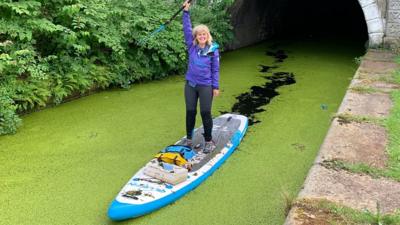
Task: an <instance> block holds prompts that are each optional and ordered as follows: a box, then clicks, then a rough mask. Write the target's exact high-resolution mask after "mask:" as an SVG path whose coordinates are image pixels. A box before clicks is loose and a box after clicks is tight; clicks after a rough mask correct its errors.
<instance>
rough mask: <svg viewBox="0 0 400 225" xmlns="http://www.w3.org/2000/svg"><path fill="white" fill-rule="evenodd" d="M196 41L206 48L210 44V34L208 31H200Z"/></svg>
mask: <svg viewBox="0 0 400 225" xmlns="http://www.w3.org/2000/svg"><path fill="white" fill-rule="evenodd" d="M196 40H197V43H199V45H200V46H204V45H206V44H207V42H208V33H207V32H206V31H199V32H197V34H196Z"/></svg>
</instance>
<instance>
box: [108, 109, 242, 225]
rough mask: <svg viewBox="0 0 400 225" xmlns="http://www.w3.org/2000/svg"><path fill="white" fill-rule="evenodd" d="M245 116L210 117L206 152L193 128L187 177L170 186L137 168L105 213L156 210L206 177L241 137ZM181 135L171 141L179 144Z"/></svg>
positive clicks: (118, 216) (119, 216)
mask: <svg viewBox="0 0 400 225" xmlns="http://www.w3.org/2000/svg"><path fill="white" fill-rule="evenodd" d="M247 127H248V119H247V117H245V116H242V115H237V114H224V115H221V116H219V117H217V118H215V119H213V131H212V136H213V140H214V142H215V145H216V148H215V149H214V150H213V151H212V152H211V153H208V154H205V153H203V152H202V149H203V146H204V138H203V135H202V133H203V132H204V130H203V128H202V127H200V128H198V129H195V131H194V135H193V146H194V147H193V150H194V151H195V152H196V156H195V157H193V158H192V159H191V160H190V163H191V164H192V169H191V170H190V171H189V172H188V174H187V179H186V180H185V181H183V182H181V183H179V184H176V185H172V184H169V183H166V182H162V181H160V180H158V179H155V178H152V177H150V176H146V175H145V174H144V169H145V168H144V167H143V168H141V169H140V170H139V171H138V172H137V173H136V174H135V175H134V176H133V177H132V178H131V179H130V180H129V181H128V183H127V184H126V185H125V186H124V187H123V188H122V190H121V191H120V192H119V193H118V195H117V197H116V198H115V199H114V200H113V202H112V203H111V205H110V207H109V210H108V216H109V218H110V219H111V220H115V221H120V220H126V219H130V218H135V217H139V216H142V215H145V214H147V213H150V212H153V211H155V210H157V209H160V208H162V207H164V206H166V205H168V204H170V203H172V202H174V201H176V200H178V199H179V198H181V197H182V196H184V195H185V194H187V193H188V192H190V191H191V190H193V189H194V188H196V187H197V186H198V185H200V184H201V183H202V182H203V181H204V180H205V179H207V178H208V177H209V176H210V175H211V174H212V173H213V172H214V171H215V170H217V169H218V168H219V167H220V166H221V165H222V163H224V162H225V161H226V159H227V158H228V157H229V156H230V155H231V154H232V153H233V151H234V150H235V149H236V147H237V146H238V145H239V143H240V142H241V140H242V138H243V137H244V135H245V133H246V130H247ZM184 140H185V137H183V138H182V139H181V140H179V141H177V142H176V143H175V144H176V145H180V144H183V143H184Z"/></svg>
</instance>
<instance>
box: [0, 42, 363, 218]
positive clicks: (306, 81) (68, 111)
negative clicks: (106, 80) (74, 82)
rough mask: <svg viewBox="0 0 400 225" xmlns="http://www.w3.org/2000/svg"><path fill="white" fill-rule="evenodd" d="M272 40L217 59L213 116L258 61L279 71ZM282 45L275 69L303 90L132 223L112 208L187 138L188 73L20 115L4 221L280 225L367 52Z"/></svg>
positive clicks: (3, 146)
mask: <svg viewBox="0 0 400 225" xmlns="http://www.w3.org/2000/svg"><path fill="white" fill-rule="evenodd" d="M270 45H271V43H263V44H260V45H255V46H251V47H249V48H244V49H241V50H237V51H233V52H228V53H225V54H223V55H222V58H221V63H222V65H221V96H220V97H218V98H216V99H215V101H214V105H213V115H214V116H216V115H218V112H219V111H227V110H229V109H230V108H231V107H232V105H233V104H234V103H235V102H236V99H235V96H238V95H239V94H241V93H243V92H246V91H248V90H249V89H250V87H251V86H253V85H262V84H264V83H265V79H264V78H263V77H262V75H263V74H261V73H259V72H258V71H259V68H258V65H259V64H263V65H273V61H274V59H272V58H268V57H267V56H265V51H266V49H267V47H268V46H270ZM354 46H356V47H354ZM282 48H283V49H285V50H287V52H288V55H289V58H288V59H287V60H286V61H285V62H284V63H283V64H280V68H278V69H275V71H287V72H293V73H294V74H295V76H296V80H297V83H296V84H294V85H290V86H284V87H282V88H280V89H279V90H278V91H279V92H280V94H281V95H279V96H277V97H275V98H274V99H273V101H272V102H271V103H270V104H269V105H268V106H267V107H265V109H266V111H265V112H262V113H260V114H257V118H258V119H259V120H261V121H262V122H261V123H259V124H256V125H254V126H252V127H250V128H249V130H248V132H247V134H246V137H245V138H244V141H243V142H242V143H241V145H240V146H239V148H238V149H237V151H236V152H235V154H233V155H232V156H231V157H230V158H229V159H228V160H227V162H226V163H225V164H224V165H223V166H222V167H221V168H220V169H219V170H218V171H216V172H215V173H214V174H213V176H211V177H210V178H209V179H207V180H206V181H205V182H204V183H203V184H201V185H200V186H199V187H198V188H197V189H196V190H194V191H192V192H191V193H189V194H188V195H186V196H185V197H183V198H182V199H180V200H178V201H177V202H176V203H175V204H172V205H170V206H167V207H164V208H163V209H160V210H158V211H156V212H154V213H151V214H149V215H146V216H143V217H140V218H137V219H133V220H128V221H125V222H121V223H114V222H112V221H110V220H109V219H108V218H107V215H106V212H107V209H108V206H109V204H110V203H111V201H112V200H113V199H114V197H115V196H116V194H117V193H118V192H119V190H120V189H121V188H122V186H123V185H124V184H125V183H126V182H127V181H128V179H129V178H130V177H131V176H132V175H133V174H134V173H135V172H136V171H137V170H138V169H139V168H141V167H142V166H143V165H144V164H145V163H146V162H147V161H148V160H150V159H151V157H152V156H153V155H154V154H155V153H156V152H157V151H159V150H160V149H162V148H163V147H165V146H167V145H169V144H171V143H173V142H175V141H176V140H177V139H179V138H181V137H182V136H183V135H184V133H185V131H184V130H185V125H184V116H185V112H184V101H183V84H184V79H183V76H173V77H169V78H167V79H165V80H162V81H154V82H149V83H144V84H140V85H133V87H132V88H131V90H128V91H123V90H110V91H105V92H101V93H97V94H94V95H91V96H88V97H85V98H82V99H79V100H76V101H71V102H68V103H65V104H62V105H60V106H57V107H54V108H49V109H46V110H43V111H41V112H36V113H32V114H30V115H26V116H24V125H23V126H22V127H21V129H20V130H19V132H18V133H17V134H15V135H9V136H2V137H0V162H1V163H0V180H1V182H0V202H1V203H2V204H0V212H1V213H0V224H41V225H43V224H58V225H62V224H135V225H139V224H154V225H157V224H174V225H179V224H188V223H190V224H192V225H197V224H282V223H283V221H284V219H285V208H286V205H287V203H285V201H286V200H284V199H283V198H280V197H279V196H280V193H281V191H282V187H285V188H284V190H286V191H287V192H288V193H290V194H291V195H296V193H297V192H298V191H299V190H300V189H301V186H302V184H303V182H304V179H305V177H306V175H307V173H308V170H309V169H310V167H311V165H312V163H313V161H314V159H315V156H316V154H317V152H318V150H319V146H320V145H321V144H322V141H323V139H324V137H325V135H326V132H327V130H328V128H329V126H330V115H331V114H332V113H334V112H336V111H337V108H338V106H339V104H340V102H341V101H342V99H343V96H344V93H345V91H346V88H347V86H348V85H349V80H350V78H351V77H352V76H353V75H354V73H355V70H356V65H354V63H353V62H352V59H353V58H354V57H355V56H357V55H360V54H362V46H360V47H357V45H355V44H354V43H333V42H331V43H327V42H319V43H312V42H297V43H295V42H293V43H284V44H283V45H282ZM321 104H325V105H327V106H329V107H327V109H326V110H322V109H321V107H320V106H321ZM199 124H200V117H198V121H197V125H199ZM298 146H306V147H304V148H302V151H300V150H298ZM286 202H287V201H286Z"/></svg>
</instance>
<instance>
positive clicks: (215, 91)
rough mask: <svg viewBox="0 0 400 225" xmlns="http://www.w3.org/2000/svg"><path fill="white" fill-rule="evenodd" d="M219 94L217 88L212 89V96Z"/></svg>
mask: <svg viewBox="0 0 400 225" xmlns="http://www.w3.org/2000/svg"><path fill="white" fill-rule="evenodd" d="M218 95H219V90H218V89H213V96H214V97H217V96H218Z"/></svg>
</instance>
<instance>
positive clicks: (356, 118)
mask: <svg viewBox="0 0 400 225" xmlns="http://www.w3.org/2000/svg"><path fill="white" fill-rule="evenodd" d="M333 118H338V122H339V123H350V122H357V123H371V124H376V125H384V123H385V120H384V119H381V118H373V117H369V116H360V115H353V114H350V113H341V114H336V115H334V116H333Z"/></svg>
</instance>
